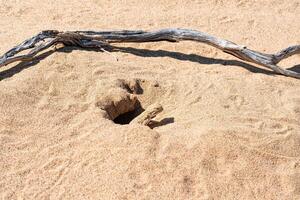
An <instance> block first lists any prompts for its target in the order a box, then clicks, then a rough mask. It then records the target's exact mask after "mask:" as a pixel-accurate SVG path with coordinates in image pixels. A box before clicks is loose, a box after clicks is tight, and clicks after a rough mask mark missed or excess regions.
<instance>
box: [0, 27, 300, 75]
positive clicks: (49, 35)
mask: <svg viewBox="0 0 300 200" xmlns="http://www.w3.org/2000/svg"><path fill="white" fill-rule="evenodd" d="M182 40H190V41H196V42H201V43H205V44H208V45H211V46H214V47H216V48H218V49H220V50H222V51H223V52H226V53H228V54H231V55H233V56H235V57H237V58H239V59H241V60H244V61H248V62H252V63H256V64H258V65H261V66H264V67H267V68H269V69H272V70H273V71H275V72H277V73H278V74H282V75H285V76H290V77H294V78H300V73H297V72H295V71H291V70H287V69H284V68H281V67H279V66H278V65H277V64H278V63H279V62H280V61H281V60H283V59H286V58H288V57H290V56H292V55H295V54H300V45H295V46H290V47H287V48H286V49H283V50H281V51H279V52H278V53H275V54H266V53H260V52H258V51H254V50H251V49H248V48H247V47H246V46H242V45H238V44H235V43H233V42H230V41H228V40H224V39H220V38H217V37H214V36H211V35H209V34H207V33H203V32H200V31H196V30H189V29H176V28H175V29H174V28H170V29H162V30H158V31H153V32H147V31H130V30H123V31H99V32H97V31H66V32H60V31H56V30H47V31H42V32H41V33H39V34H37V35H36V36H34V37H32V38H30V39H28V40H25V41H24V42H23V43H21V44H19V45H17V46H15V47H14V48H12V49H11V50H9V51H8V52H6V53H5V54H4V55H3V56H1V57H0V67H2V66H5V65H8V64H10V63H13V62H16V61H26V60H28V61H30V60H32V59H33V58H34V56H35V55H36V54H38V53H39V52H41V51H43V50H45V49H47V48H49V47H51V46H53V45H56V44H59V43H63V44H64V45H66V46H77V47H82V48H103V47H105V46H110V44H112V43H124V42H158V41H169V42H178V41H182ZM24 50H30V51H29V52H27V53H25V54H22V55H19V53H20V52H22V51H24Z"/></svg>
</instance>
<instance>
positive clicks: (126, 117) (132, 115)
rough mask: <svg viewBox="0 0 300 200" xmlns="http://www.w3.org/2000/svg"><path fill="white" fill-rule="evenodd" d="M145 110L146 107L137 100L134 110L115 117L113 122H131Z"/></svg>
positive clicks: (121, 123)
mask: <svg viewBox="0 0 300 200" xmlns="http://www.w3.org/2000/svg"><path fill="white" fill-rule="evenodd" d="M143 111H144V109H143V108H142V106H141V104H140V102H139V101H137V102H136V105H135V106H134V109H133V110H130V111H127V112H125V113H123V114H120V115H119V116H117V117H116V118H114V119H113V122H114V123H115V124H120V125H125V124H129V123H130V122H131V121H132V120H133V119H134V118H136V117H137V116H138V115H140V114H141V113H142V112H143Z"/></svg>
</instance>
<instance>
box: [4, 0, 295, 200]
mask: <svg viewBox="0 0 300 200" xmlns="http://www.w3.org/2000/svg"><path fill="white" fill-rule="evenodd" d="M0 17H1V20H0V25H1V28H2V29H1V31H0V44H1V45H0V52H2V53H3V52H4V51H5V50H7V49H8V48H10V47H12V46H14V45H15V44H16V43H17V42H20V41H23V40H24V39H25V38H29V37H30V36H32V35H34V34H36V33H37V32H39V31H40V30H44V29H59V30H85V29H93V30H97V29H99V30H107V29H120V28H122V29H151V30H153V29H160V28H165V27H186V28H193V29H197V30H202V31H204V32H207V33H210V34H213V35H216V36H219V37H221V38H225V39H228V40H231V41H235V42H237V43H239V44H245V45H246V46H249V47H251V48H252V49H257V50H259V51H262V52H263V51H264V52H276V51H277V50H279V49H282V48H284V47H286V46H288V45H292V44H297V43H298V44H299V43H300V40H299V37H298V36H299V35H300V32H299V30H300V24H299V22H298V19H299V18H300V4H299V3H298V1H297V0H291V1H288V2H287V1H286V2H283V1H280V0H272V1H268V2H267V1H265V2H260V1H254V0H229V1H219V0H215V1H186V2H182V1H171V0H160V1H156V0H154V1H120V2H118V3H116V2H114V1H96V0H88V1H85V2H84V6H82V1H69V0H66V1H36V0H28V1H22V2H20V1H17V2H15V1H1V7H0ZM118 46H119V47H120V51H119V52H114V53H113V54H114V56H117V57H118V59H119V61H116V59H114V57H112V56H111V55H109V54H107V53H103V52H98V51H87V50H82V49H72V48H64V49H62V50H60V51H58V52H53V51H48V52H45V53H44V54H42V55H40V56H39V57H38V58H37V59H36V60H35V61H33V62H23V63H18V64H12V65H9V66H6V67H3V68H1V70H0V80H1V81H0V88H1V91H0V146H1V147H0V197H1V199H299V198H300V181H299V180H300V135H299V133H300V132H299V130H300V81H299V80H296V79H292V78H287V77H283V76H278V75H275V74H274V73H273V72H271V71H268V70H266V69H263V68H259V67H257V66H254V65H252V64H248V63H245V62H241V61H238V60H236V59H235V58H234V57H231V56H230V55H226V54H224V53H222V52H220V51H218V50H216V49H215V48H213V47H209V46H206V45H202V44H196V43H193V42H182V43H167V42H161V43H144V44H124V45H123V44H120V45H118ZM299 58H300V57H299V56H293V57H291V58H289V59H288V60H286V61H284V62H283V63H282V64H281V65H282V66H286V67H288V66H293V65H295V63H299ZM298 68H299V67H298V66H296V67H294V70H299V69H298ZM154 103H160V104H161V105H162V106H163V108H164V110H163V111H162V112H161V113H159V114H158V115H157V117H156V118H155V121H156V122H157V123H156V124H155V125H153V126H152V127H151V128H149V127H147V126H142V125H139V124H137V123H132V124H128V123H130V121H131V120H133V119H135V117H137V116H138V115H139V114H140V113H142V112H143V111H144V110H145V109H147V108H148V107H149V106H150V105H152V104H154Z"/></svg>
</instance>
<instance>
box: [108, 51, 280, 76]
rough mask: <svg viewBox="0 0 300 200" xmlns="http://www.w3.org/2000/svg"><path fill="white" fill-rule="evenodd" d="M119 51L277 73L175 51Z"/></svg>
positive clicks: (235, 61) (232, 61) (246, 64)
mask: <svg viewBox="0 0 300 200" xmlns="http://www.w3.org/2000/svg"><path fill="white" fill-rule="evenodd" d="M116 50H117V51H119V52H123V53H129V54H133V55H136V56H140V57H169V58H173V59H177V60H181V61H190V62H195V63H200V64H206V65H212V64H220V65H223V66H227V65H228V66H237V67H242V68H244V69H246V70H248V71H250V72H253V73H262V74H267V75H276V74H277V73H275V72H273V71H270V70H267V69H262V68H259V67H256V66H254V65H251V64H248V63H246V62H243V61H238V60H225V59H218V58H209V57H205V56H201V55H197V54H185V53H181V52H175V51H166V50H149V49H137V48H132V47H115V48H114V51H116Z"/></svg>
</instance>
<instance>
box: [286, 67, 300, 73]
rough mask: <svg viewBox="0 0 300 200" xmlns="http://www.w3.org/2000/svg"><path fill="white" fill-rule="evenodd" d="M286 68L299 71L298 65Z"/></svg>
mask: <svg viewBox="0 0 300 200" xmlns="http://www.w3.org/2000/svg"><path fill="white" fill-rule="evenodd" d="M288 70H291V71H294V72H298V73H300V65H295V66H293V67H290V68H288Z"/></svg>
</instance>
